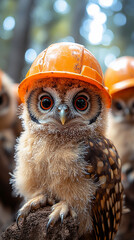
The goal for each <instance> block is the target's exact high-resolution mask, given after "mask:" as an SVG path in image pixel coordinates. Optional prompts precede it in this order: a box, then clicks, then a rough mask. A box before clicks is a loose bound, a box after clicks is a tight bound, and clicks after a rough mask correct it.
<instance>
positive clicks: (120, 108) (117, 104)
mask: <svg viewBox="0 0 134 240" xmlns="http://www.w3.org/2000/svg"><path fill="white" fill-rule="evenodd" d="M115 107H116V109H118V110H122V106H121V104H120V103H119V102H116V103H115Z"/></svg>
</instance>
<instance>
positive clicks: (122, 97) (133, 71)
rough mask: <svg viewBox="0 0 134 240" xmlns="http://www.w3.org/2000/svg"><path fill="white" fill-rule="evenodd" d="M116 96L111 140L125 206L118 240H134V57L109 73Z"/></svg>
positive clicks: (117, 63) (107, 80) (115, 63)
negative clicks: (118, 168)
mask: <svg viewBox="0 0 134 240" xmlns="http://www.w3.org/2000/svg"><path fill="white" fill-rule="evenodd" d="M105 85H106V86H107V87H108V88H109V91H110V94H111V95H112V111H111V114H110V118H109V128H108V132H107V134H108V137H109V138H110V139H111V140H112V141H113V142H114V144H115V146H116V147H117V149H118V152H119V155H120V158H121V164H122V183H123V187H124V193H125V206H126V207H127V208H128V209H129V210H130V211H129V212H126V213H125V214H123V216H122V221H121V226H120V228H119V231H118V237H117V239H134V230H133V229H134V221H133V218H134V57H130V56H124V57H120V58H118V59H116V60H115V61H113V62H112V63H111V64H110V66H109V67H108V69H107V71H106V73H105Z"/></svg>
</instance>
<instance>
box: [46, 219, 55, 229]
mask: <svg viewBox="0 0 134 240" xmlns="http://www.w3.org/2000/svg"><path fill="white" fill-rule="evenodd" d="M53 220H54V219H53V218H52V217H51V218H49V220H48V223H47V231H48V228H49V227H50V225H51V223H52V221H53Z"/></svg>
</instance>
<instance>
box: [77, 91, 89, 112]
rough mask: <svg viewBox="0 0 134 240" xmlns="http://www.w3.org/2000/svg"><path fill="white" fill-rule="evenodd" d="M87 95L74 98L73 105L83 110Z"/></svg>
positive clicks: (85, 106)
mask: <svg viewBox="0 0 134 240" xmlns="http://www.w3.org/2000/svg"><path fill="white" fill-rule="evenodd" d="M87 100H88V99H87V97H86V96H84V95H80V96H78V97H76V99H75V100H74V107H75V108H76V109H77V110H79V111H85V110H86V109H87V107H88V101H87Z"/></svg>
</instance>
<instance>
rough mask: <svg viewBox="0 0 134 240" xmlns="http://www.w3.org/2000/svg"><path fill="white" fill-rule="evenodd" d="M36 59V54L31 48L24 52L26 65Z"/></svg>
mask: <svg viewBox="0 0 134 240" xmlns="http://www.w3.org/2000/svg"><path fill="white" fill-rule="evenodd" d="M36 57H37V53H36V51H35V50H34V49H33V48H29V49H27V51H26V52H25V61H26V62H27V63H32V62H33V61H34V60H35V58H36Z"/></svg>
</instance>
